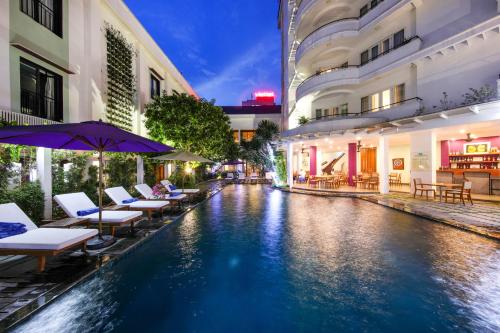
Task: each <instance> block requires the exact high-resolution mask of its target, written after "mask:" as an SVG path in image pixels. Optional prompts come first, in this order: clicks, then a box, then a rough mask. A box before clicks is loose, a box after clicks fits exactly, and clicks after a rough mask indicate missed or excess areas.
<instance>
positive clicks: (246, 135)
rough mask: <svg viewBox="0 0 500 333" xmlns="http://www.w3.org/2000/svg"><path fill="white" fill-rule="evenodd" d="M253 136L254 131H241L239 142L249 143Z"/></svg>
mask: <svg viewBox="0 0 500 333" xmlns="http://www.w3.org/2000/svg"><path fill="white" fill-rule="evenodd" d="M254 136H255V131H254V130H246V131H241V140H242V141H251V140H252V139H253V137H254Z"/></svg>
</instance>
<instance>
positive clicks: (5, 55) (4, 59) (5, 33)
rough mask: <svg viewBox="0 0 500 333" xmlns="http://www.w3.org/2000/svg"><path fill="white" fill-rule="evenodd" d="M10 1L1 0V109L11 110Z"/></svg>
mask: <svg viewBox="0 0 500 333" xmlns="http://www.w3.org/2000/svg"><path fill="white" fill-rule="evenodd" d="M9 3H10V1H0V78H2V80H1V81H0V110H1V109H3V110H10V79H9V78H10V60H9V59H10V56H9V47H10V46H9V40H10V32H9V26H10V20H9Z"/></svg>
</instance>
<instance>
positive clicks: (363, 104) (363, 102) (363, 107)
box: [361, 96, 370, 113]
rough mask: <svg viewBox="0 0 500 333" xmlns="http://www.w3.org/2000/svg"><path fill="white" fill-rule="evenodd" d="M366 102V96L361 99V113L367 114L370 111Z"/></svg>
mask: <svg viewBox="0 0 500 333" xmlns="http://www.w3.org/2000/svg"><path fill="white" fill-rule="evenodd" d="M368 101H369V99H368V96H365V97H363V98H361V113H363V112H368V110H370V104H369V102H368Z"/></svg>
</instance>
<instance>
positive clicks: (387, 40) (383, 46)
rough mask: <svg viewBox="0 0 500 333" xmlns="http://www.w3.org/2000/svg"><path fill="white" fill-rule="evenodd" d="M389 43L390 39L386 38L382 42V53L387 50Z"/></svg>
mask: <svg viewBox="0 0 500 333" xmlns="http://www.w3.org/2000/svg"><path fill="white" fill-rule="evenodd" d="M390 45H391V40H390V39H389V38H387V39H386V40H384V41H383V42H382V54H383V53H385V52H387V51H389V49H390Z"/></svg>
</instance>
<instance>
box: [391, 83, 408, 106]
mask: <svg viewBox="0 0 500 333" xmlns="http://www.w3.org/2000/svg"><path fill="white" fill-rule="evenodd" d="M405 98H406V97H405V84H404V83H403V84H400V85H397V86H395V87H394V103H401V102H403V101H404V100H405Z"/></svg>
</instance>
